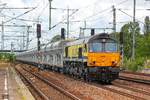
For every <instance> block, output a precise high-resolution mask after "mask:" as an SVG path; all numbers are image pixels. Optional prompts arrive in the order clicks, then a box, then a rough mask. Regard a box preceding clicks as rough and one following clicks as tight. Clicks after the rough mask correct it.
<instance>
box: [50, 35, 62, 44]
mask: <svg viewBox="0 0 150 100" xmlns="http://www.w3.org/2000/svg"><path fill="white" fill-rule="evenodd" d="M59 40H61V36H60V35H56V36H54V37H53V38H52V39H51V42H57V41H59Z"/></svg>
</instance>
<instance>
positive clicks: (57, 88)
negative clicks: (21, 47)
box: [22, 67, 80, 100]
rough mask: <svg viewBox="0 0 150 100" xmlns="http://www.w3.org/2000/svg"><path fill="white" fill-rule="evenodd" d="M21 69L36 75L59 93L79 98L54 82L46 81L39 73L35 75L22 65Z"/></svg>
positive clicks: (74, 98) (74, 99)
mask: <svg viewBox="0 0 150 100" xmlns="http://www.w3.org/2000/svg"><path fill="white" fill-rule="evenodd" d="M22 69H24V70H25V71H27V72H29V73H30V74H32V75H34V76H35V77H37V78H38V79H40V80H42V81H43V82H45V83H46V84H47V85H49V86H51V87H53V88H55V89H56V90H58V91H60V92H61V93H63V94H64V95H66V96H68V97H69V98H71V99H73V100H80V99H79V98H78V97H76V96H75V95H73V94H71V93H70V92H68V91H66V90H64V89H63V88H61V87H59V86H57V85H55V84H54V83H52V82H50V81H48V80H47V79H45V78H43V77H42V76H40V75H37V74H35V73H32V72H30V71H29V70H27V69H25V68H24V67H22Z"/></svg>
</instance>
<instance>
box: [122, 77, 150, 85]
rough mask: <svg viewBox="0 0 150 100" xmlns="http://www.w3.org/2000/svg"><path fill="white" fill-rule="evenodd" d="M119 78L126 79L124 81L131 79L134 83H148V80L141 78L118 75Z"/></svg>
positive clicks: (149, 81) (149, 83) (149, 82)
mask: <svg viewBox="0 0 150 100" xmlns="http://www.w3.org/2000/svg"><path fill="white" fill-rule="evenodd" d="M119 79H120V80H126V81H131V82H136V83H142V84H147V85H150V80H143V79H137V78H131V77H126V76H119Z"/></svg>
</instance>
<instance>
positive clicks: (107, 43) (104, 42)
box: [89, 39, 117, 52]
mask: <svg viewBox="0 0 150 100" xmlns="http://www.w3.org/2000/svg"><path fill="white" fill-rule="evenodd" d="M116 51H117V43H116V42H115V41H114V40H111V39H100V40H94V41H92V42H91V43H89V52H116Z"/></svg>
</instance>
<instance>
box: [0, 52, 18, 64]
mask: <svg viewBox="0 0 150 100" xmlns="http://www.w3.org/2000/svg"><path fill="white" fill-rule="evenodd" d="M0 61H4V62H13V61H15V54H10V53H0Z"/></svg>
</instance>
